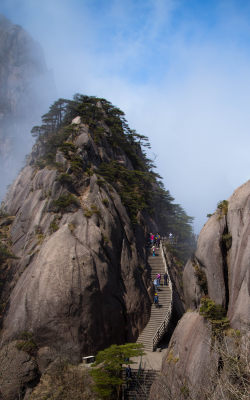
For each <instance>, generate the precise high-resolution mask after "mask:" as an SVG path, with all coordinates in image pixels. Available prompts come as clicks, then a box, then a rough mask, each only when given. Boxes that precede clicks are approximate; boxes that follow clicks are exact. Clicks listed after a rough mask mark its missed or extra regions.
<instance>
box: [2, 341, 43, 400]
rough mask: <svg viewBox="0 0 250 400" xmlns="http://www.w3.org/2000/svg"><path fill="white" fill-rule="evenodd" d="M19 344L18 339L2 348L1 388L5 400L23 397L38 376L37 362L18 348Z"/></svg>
mask: <svg viewBox="0 0 250 400" xmlns="http://www.w3.org/2000/svg"><path fill="white" fill-rule="evenodd" d="M17 344H18V342H17V341H14V342H11V343H8V344H7V345H5V346H4V347H3V348H2V349H1V350H0V390H1V394H2V398H3V400H14V399H18V398H21V397H22V392H24V393H25V390H26V387H27V385H32V382H33V381H34V380H36V379H37V378H38V369H37V364H36V362H35V361H34V360H33V359H32V357H31V356H30V355H29V354H27V353H25V352H24V351H22V350H18V349H17V348H16V346H17ZM19 396H20V397H19Z"/></svg>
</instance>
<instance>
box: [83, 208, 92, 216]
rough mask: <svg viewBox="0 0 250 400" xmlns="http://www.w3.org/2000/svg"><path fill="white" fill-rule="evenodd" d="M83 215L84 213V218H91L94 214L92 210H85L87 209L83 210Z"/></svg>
mask: <svg viewBox="0 0 250 400" xmlns="http://www.w3.org/2000/svg"><path fill="white" fill-rule="evenodd" d="M83 213H84V216H85V217H86V218H91V217H92V215H93V214H94V212H93V211H92V210H90V209H89V208H87V207H85V208H84V212H83Z"/></svg>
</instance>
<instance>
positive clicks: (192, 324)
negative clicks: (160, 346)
mask: <svg viewBox="0 0 250 400" xmlns="http://www.w3.org/2000/svg"><path fill="white" fill-rule="evenodd" d="M249 211H250V181H248V182H246V183H245V184H244V185H242V186H241V187H239V188H238V189H237V190H236V191H235V192H234V193H233V195H232V196H231V197H230V198H229V199H228V201H225V200H224V201H222V202H220V203H219V204H218V208H217V210H216V212H215V213H214V214H213V215H212V216H211V217H210V219H209V220H208V222H207V223H206V225H205V226H204V227H203V229H202V231H201V233H200V236H199V239H198V244H197V249H196V251H195V254H194V256H193V257H192V259H190V260H189V261H188V262H187V264H186V266H185V270H184V274H183V283H184V299H185V305H186V309H187V312H186V313H185V314H184V316H183V317H182V318H181V320H180V321H179V323H178V325H177V327H176V329H175V331H174V333H173V336H172V338H171V341H170V344H169V349H168V352H167V354H166V357H165V359H164V360H163V364H162V377H161V378H159V379H158V380H157V381H156V382H155V383H154V385H153V387H152V390H151V397H150V398H152V399H153V398H155V397H156V398H158V399H163V398H164V399H172V398H176V399H191V398H198V397H199V399H205V398H206V399H207V398H209V399H210V398H218V397H219V396H221V395H223V396H225V398H228V397H227V396H229V391H231V393H234V396H235V397H234V398H235V399H243V398H244V399H245V398H247V397H246V396H247V389H246V391H245V388H247V379H248V377H249V375H248V374H249V369H248V368H249V367H247V361H246V360H247V357H248V356H247V354H248V352H249V349H248V346H247V345H245V344H246V343H247V341H249V336H248V335H249V334H248V332H249V315H250V297H249V293H250V276H249V266H250V218H249V216H250V213H249ZM204 295H206V296H207V297H209V298H210V299H212V300H213V302H214V304H215V305H220V306H222V307H224V308H225V312H226V315H227V317H228V320H229V322H230V326H231V329H229V330H227V331H224V333H222V331H221V330H220V331H219V333H218V331H217V333H216V331H215V328H216V327H218V324H220V318H221V317H220V315H219V314H218V315H216V314H215V315H213V314H210V316H209V312H210V311H209V310H207V314H206V315H207V318H206V319H205V318H203V317H202V316H201V315H199V308H200V303H201V298H202V297H203V296H204ZM215 307H216V306H215ZM190 309H192V311H190ZM203 315H205V314H203ZM213 320H214V322H213ZM221 321H222V320H221ZM223 321H224V322H225V320H223ZM224 322H222V323H224ZM232 328H233V329H232ZM232 359H234V360H236V361H235V364H232ZM238 362H240V363H241V365H239V364H237V363H238ZM236 370H237V371H241V372H240V373H239V372H238V373H237V371H236ZM243 371H244V372H243ZM245 379H246V380H245ZM230 395H231V394H230Z"/></svg>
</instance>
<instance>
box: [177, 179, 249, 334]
mask: <svg viewBox="0 0 250 400" xmlns="http://www.w3.org/2000/svg"><path fill="white" fill-rule="evenodd" d="M225 241H227V245H226V244H225ZM230 242H231V243H232V245H231V244H229V243H230ZM226 246H228V248H226ZM230 246H231V247H230ZM194 262H197V263H198V264H199V265H200V267H201V268H202V270H203V271H204V272H205V274H206V278H207V286H208V294H209V297H210V298H211V299H212V300H214V301H215V303H217V304H221V305H223V306H224V307H225V308H228V316H229V318H230V320H231V323H232V326H234V327H236V328H241V327H242V328H243V327H245V328H246V327H247V326H248V323H249V315H250V301H249V293H250V276H249V271H250V270H249V266H250V181H248V182H246V183H245V184H244V185H242V186H241V187H239V188H238V189H237V190H236V191H235V192H234V194H233V195H232V196H231V197H230V198H229V200H228V212H227V213H226V215H224V216H222V215H221V214H220V212H219V210H217V211H216V213H215V214H214V215H213V216H212V217H211V218H210V219H209V220H208V222H207V223H206V225H205V226H204V227H203V229H202V231H201V233H200V235H199V239H198V244H197V250H196V252H195V257H194ZM194 273H195V272H194V268H193V263H192V261H191V260H189V261H188V263H187V264H186V266H185V270H184V274H183V282H184V293H185V303H186V307H187V308H189V307H191V308H195V307H197V306H198V305H199V302H200V297H201V296H202V295H204V293H202V291H201V290H200V288H199V286H198V282H197V279H196V277H195V275H194Z"/></svg>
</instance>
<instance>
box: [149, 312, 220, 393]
mask: <svg viewBox="0 0 250 400" xmlns="http://www.w3.org/2000/svg"><path fill="white" fill-rule="evenodd" d="M210 337H211V328H210V327H209V325H208V324H207V323H206V322H204V319H203V318H202V317H201V316H200V315H199V314H198V313H197V312H187V313H186V314H184V316H183V317H182V319H181V320H180V321H179V323H178V325H177V327H176V329H175V332H174V335H173V337H172V339H171V341H170V344H169V349H168V351H167V353H166V356H165V357H164V358H163V361H162V375H163V376H161V377H160V378H159V379H158V380H156V382H155V383H154V384H153V386H152V388H151V392H150V399H154V398H156V399H164V398H167V399H170V398H174V399H182V393H183V392H184V391H189V393H190V390H192V392H191V393H190V394H191V396H192V397H191V398H197V397H196V396H197V395H198V394H199V393H200V389H201V388H202V387H204V388H205V387H207V386H208V383H209V378H210V377H211V375H212V374H214V373H216V372H215V371H216V367H217V362H218V356H216V355H215V354H214V353H213V351H212V350H211V339H210ZM191 388H192V389H191ZM199 398H200V397H199Z"/></svg>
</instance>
